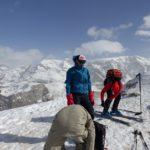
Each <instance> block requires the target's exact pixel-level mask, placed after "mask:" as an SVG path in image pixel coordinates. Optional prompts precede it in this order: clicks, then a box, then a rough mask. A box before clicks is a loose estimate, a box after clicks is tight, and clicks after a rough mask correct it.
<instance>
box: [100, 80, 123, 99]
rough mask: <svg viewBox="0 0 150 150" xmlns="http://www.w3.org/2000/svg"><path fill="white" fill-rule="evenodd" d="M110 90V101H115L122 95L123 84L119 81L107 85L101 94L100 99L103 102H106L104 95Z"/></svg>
mask: <svg viewBox="0 0 150 150" xmlns="http://www.w3.org/2000/svg"><path fill="white" fill-rule="evenodd" d="M108 90H111V91H112V92H111V95H109V99H110V100H113V99H114V98H116V97H117V96H118V95H119V94H120V92H121V90H122V83H121V82H118V81H115V82H111V83H107V84H106V85H105V86H104V88H103V89H102V91H101V93H100V98H101V100H102V101H103V100H104V95H105V93H106V92H107V91H108Z"/></svg>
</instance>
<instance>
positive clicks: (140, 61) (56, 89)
mask: <svg viewBox="0 0 150 150" xmlns="http://www.w3.org/2000/svg"><path fill="white" fill-rule="evenodd" d="M72 65H73V62H72V60H71V59H65V60H58V59H44V60H42V61H41V62H40V63H39V64H38V65H37V66H31V65H30V66H22V67H19V68H13V69H11V68H9V67H7V66H3V65H1V66H0V87H1V91H2V92H1V93H2V95H4V96H10V95H13V94H17V93H19V92H27V91H30V90H31V87H32V86H34V85H38V84H43V85H45V86H46V87H47V88H48V90H49V95H50V97H53V98H57V97H62V96H64V95H65V84H64V82H65V78H66V71H67V70H68V68H70V67H71V66H72ZM86 67H87V68H88V69H89V71H90V74H91V80H92V85H93V87H96V88H95V89H98V90H100V86H101V84H102V83H103V79H104V78H105V75H106V71H107V70H108V69H110V68H119V69H121V70H122V72H123V75H124V81H128V80H129V79H131V78H134V77H135V75H136V74H137V73H139V72H140V73H142V74H147V73H149V72H150V59H148V58H143V57H139V56H132V57H129V56H125V57H117V58H106V59H96V60H93V61H90V60H89V61H87V63H86Z"/></svg>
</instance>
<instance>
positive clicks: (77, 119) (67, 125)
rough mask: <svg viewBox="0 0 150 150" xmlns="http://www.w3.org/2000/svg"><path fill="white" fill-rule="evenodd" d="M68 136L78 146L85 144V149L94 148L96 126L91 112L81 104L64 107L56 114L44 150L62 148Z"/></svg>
mask: <svg viewBox="0 0 150 150" xmlns="http://www.w3.org/2000/svg"><path fill="white" fill-rule="evenodd" d="M67 138H71V139H73V140H74V141H75V143H76V148H78V146H79V145H81V144H85V146H86V148H85V149H84V150H94V145H95V126H94V123H93V120H92V119H91V116H90V115H89V113H88V112H87V111H86V109H84V108H83V107H82V106H80V105H71V106H67V107H64V108H62V109H61V110H60V111H59V112H58V113H57V114H56V116H55V118H54V120H53V123H52V126H51V129H50V131H49V134H48V138H47V140H46V143H45V146H44V150H53V149H55V150H60V149H61V148H62V147H63V144H64V142H65V141H66V139H67Z"/></svg>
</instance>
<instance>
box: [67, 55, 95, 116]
mask: <svg viewBox="0 0 150 150" xmlns="http://www.w3.org/2000/svg"><path fill="white" fill-rule="evenodd" d="M73 61H74V63H75V66H73V67H71V68H70V69H68V71H67V75H66V81H65V83H66V94H67V95H69V94H72V95H73V101H74V104H79V105H82V106H83V107H84V108H85V109H86V110H87V111H88V112H89V113H90V115H91V117H92V119H94V108H93V106H92V105H94V93H93V92H92V91H91V80H90V74H89V71H88V69H87V68H85V67H83V64H84V63H85V62H86V58H85V56H83V55H77V56H74V57H73Z"/></svg>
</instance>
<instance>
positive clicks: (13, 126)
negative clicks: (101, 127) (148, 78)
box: [0, 86, 150, 150]
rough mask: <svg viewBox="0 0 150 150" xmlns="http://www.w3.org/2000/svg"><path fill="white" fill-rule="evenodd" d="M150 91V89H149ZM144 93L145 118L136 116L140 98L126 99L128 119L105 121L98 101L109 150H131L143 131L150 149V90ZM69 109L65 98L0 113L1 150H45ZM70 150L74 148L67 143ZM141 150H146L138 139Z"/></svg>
mask: <svg viewBox="0 0 150 150" xmlns="http://www.w3.org/2000/svg"><path fill="white" fill-rule="evenodd" d="M148 87H149V86H148ZM148 87H145V88H144V89H143V90H142V102H143V107H142V108H143V114H142V116H135V115H134V113H135V112H138V111H140V107H139V97H136V98H128V99H122V100H121V102H120V110H121V112H122V113H123V114H124V115H125V116H127V118H125V117H124V118H123V117H113V118H112V119H106V118H101V117H100V115H99V113H100V112H101V111H102V107H100V106H99V104H100V101H99V100H98V99H97V100H96V105H95V106H94V108H95V113H96V117H95V120H97V121H98V122H100V123H102V124H105V125H106V126H108V128H107V134H106V146H107V147H108V149H109V150H131V146H132V144H133V142H134V137H133V134H132V132H133V131H134V129H138V130H141V131H142V133H143V135H144V139H145V141H146V142H147V144H148V146H149V147H150V126H149V124H150V100H149V93H150V88H148ZM64 106H66V100H65V98H60V99H55V100H53V101H50V102H43V103H39V104H33V105H30V106H26V107H21V108H16V109H11V110H5V111H1V112H0V149H1V150H42V149H43V145H44V143H45V140H46V136H47V134H48V131H49V129H50V126H51V124H52V120H53V118H54V116H55V114H56V113H57V112H58V111H59V110H60V109H61V108H62V107H64ZM66 145H67V147H68V149H69V150H71V149H72V146H71V145H69V144H68V143H66ZM138 149H139V150H144V149H143V147H142V144H141V141H140V140H139V139H138Z"/></svg>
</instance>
